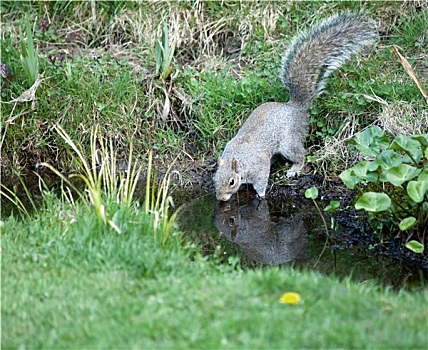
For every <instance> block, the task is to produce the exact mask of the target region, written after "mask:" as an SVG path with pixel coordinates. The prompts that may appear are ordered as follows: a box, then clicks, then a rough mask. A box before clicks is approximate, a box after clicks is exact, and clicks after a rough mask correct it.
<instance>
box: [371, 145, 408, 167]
mask: <svg viewBox="0 0 428 350" xmlns="http://www.w3.org/2000/svg"><path fill="white" fill-rule="evenodd" d="M374 162H375V163H376V164H379V165H380V166H381V168H382V169H390V168H394V167H396V166H399V165H400V164H401V163H402V162H403V157H402V156H401V155H399V154H398V153H397V152H395V151H394V150H392V149H388V150H386V151H383V152H381V153H380V154H379V155H378V156H377V157H376V159H375V161H374Z"/></svg>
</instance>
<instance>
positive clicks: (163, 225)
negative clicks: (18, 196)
mask: <svg viewBox="0 0 428 350" xmlns="http://www.w3.org/2000/svg"><path fill="white" fill-rule="evenodd" d="M55 130H56V131H57V132H58V134H59V135H60V137H61V138H62V139H63V140H64V141H65V142H66V144H68V145H69V146H70V148H71V152H70V153H71V156H72V158H73V160H74V162H75V163H76V164H77V166H78V171H77V173H74V174H71V175H68V176H66V175H64V174H62V173H61V172H60V171H58V170H57V169H55V168H54V167H53V166H52V165H50V164H48V163H41V164H40V165H41V166H44V167H47V168H48V169H50V170H51V171H52V172H54V173H55V174H56V175H58V176H59V177H60V178H61V179H62V180H63V181H64V182H65V183H66V184H67V185H68V186H69V187H68V188H67V189H64V187H63V188H62V197H64V198H68V199H70V203H74V201H73V199H72V196H71V194H70V193H71V191H70V188H71V189H72V190H73V191H74V192H75V193H77V195H78V197H79V198H80V200H81V201H82V202H83V203H84V204H85V206H86V207H87V209H88V210H89V211H93V212H94V213H95V216H96V218H97V223H98V227H99V228H100V229H102V228H103V227H108V228H113V229H114V230H115V231H116V232H117V233H122V226H123V224H124V223H123V222H121V218H122V217H124V216H123V215H122V214H123V212H124V211H127V210H131V209H134V210H136V211H139V210H140V209H139V202H138V200H136V199H135V198H134V195H135V190H136V186H137V182H138V179H139V178H140V175H141V173H142V170H143V164H142V163H141V159H140V158H139V157H138V156H136V157H135V159H134V154H133V146H132V144H131V145H130V147H129V154H128V160H127V165H126V169H125V171H119V170H118V161H117V159H118V156H117V152H116V151H115V149H114V145H113V141H112V139H111V138H110V139H109V140H104V139H103V138H102V137H101V136H100V135H99V133H98V127H97V126H95V127H94V128H93V129H92V131H91V145H90V151H89V155H87V154H85V152H84V151H83V150H82V148H81V147H79V146H78V145H77V144H76V143H75V142H74V141H73V140H72V139H71V137H70V136H69V135H68V134H67V132H66V131H65V130H64V129H63V128H62V127H61V126H59V125H56V126H55ZM152 171H153V169H152V152H151V151H150V152H149V159H148V167H147V176H146V196H145V202H144V206H143V212H142V213H141V214H142V215H145V216H146V217H147V225H148V226H147V227H146V228H145V230H146V231H153V234H154V235H155V240H156V241H157V243H159V244H160V245H162V246H164V245H165V244H166V241H167V239H168V237H169V236H170V234H171V232H172V230H173V229H174V221H175V217H176V215H177V213H174V214H173V215H170V214H169V207H170V206H171V205H172V204H173V203H172V198H171V196H170V195H169V185H170V179H169V175H168V174H167V175H166V176H165V177H164V179H163V180H162V182H161V183H160V185H159V186H156V183H155V179H154V180H153V181H152V175H151V173H152ZM73 178H77V179H79V180H81V181H82V182H83V189H82V188H81V186H79V184H78V183H76V182H75V181H73ZM108 209H109V210H108Z"/></svg>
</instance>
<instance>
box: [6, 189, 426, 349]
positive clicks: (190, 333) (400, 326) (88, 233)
mask: <svg viewBox="0 0 428 350" xmlns="http://www.w3.org/2000/svg"><path fill="white" fill-rule="evenodd" d="M46 198H47V200H46V202H47V205H46V208H45V209H43V210H41V211H40V213H39V214H37V215H34V216H32V217H30V218H28V219H26V220H24V221H20V220H16V219H15V218H13V217H9V218H7V219H6V220H5V221H4V222H3V224H2V251H3V253H2V348H5V349H6V348H118V347H124V348H131V347H132V348H246V349H248V348H333V347H340V348H397V349H410V348H412V349H415V348H424V347H425V346H426V343H427V341H428V338H427V337H428V336H427V332H426V327H427V324H426V319H427V316H428V315H427V311H426V305H427V302H428V294H427V293H426V291H422V292H420V293H409V292H404V291H401V292H398V293H397V292H393V291H390V290H382V289H381V288H379V287H377V286H376V285H374V284H368V285H364V284H361V285H357V284H355V283H354V282H350V281H349V280H347V279H345V280H344V281H342V282H339V281H338V280H337V279H336V278H334V277H325V276H321V275H319V274H316V273H314V272H305V271H304V272H298V271H296V270H293V269H291V268H282V269H281V268H277V267H272V268H263V269H257V270H255V271H246V272H244V271H241V270H240V269H239V268H238V267H233V266H229V265H217V263H216V262H215V261H211V260H207V259H206V258H203V257H201V256H200V254H198V253H197V250H195V248H190V247H188V248H186V247H185V246H184V247H183V246H181V245H180V241H181V236H180V235H179V234H178V233H177V232H176V233H175V234H174V235H171V236H170V237H169V239H168V244H167V246H164V247H162V246H161V245H160V244H159V241H156V239H155V238H156V235H155V234H154V233H153V231H152V230H151V228H150V227H149V226H147V217H146V216H145V215H144V213H143V212H142V210H140V209H138V208H137V209H135V208H131V209H127V210H124V211H123V212H122V215H121V220H120V222H119V225H120V226H121V228H122V234H120V235H119V234H117V233H116V232H115V231H114V230H112V229H111V228H110V229H109V228H108V227H107V226H104V231H102V232H98V231H97V230H94V228H95V226H96V223H97V220H96V217H95V215H94V213H91V214H90V215H88V212H87V209H86V207H85V206H77V207H74V208H70V207H68V205H67V204H60V203H59V202H58V200H56V199H55V198H54V197H53V198H52V196H47V197H46ZM49 198H50V199H49ZM108 209H112V208H108ZM52 212H55V215H52ZM286 291H294V292H298V293H300V294H301V296H302V302H301V303H300V304H298V305H284V304H280V303H279V302H278V300H279V297H280V296H281V295H282V293H284V292H286Z"/></svg>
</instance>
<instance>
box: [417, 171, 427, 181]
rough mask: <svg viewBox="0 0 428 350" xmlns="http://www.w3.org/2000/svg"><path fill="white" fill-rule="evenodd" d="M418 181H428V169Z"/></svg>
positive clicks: (421, 174)
mask: <svg viewBox="0 0 428 350" xmlns="http://www.w3.org/2000/svg"><path fill="white" fill-rule="evenodd" d="M418 181H428V168H427V169H424V170H422V172H421V173H420V174H419V176H418Z"/></svg>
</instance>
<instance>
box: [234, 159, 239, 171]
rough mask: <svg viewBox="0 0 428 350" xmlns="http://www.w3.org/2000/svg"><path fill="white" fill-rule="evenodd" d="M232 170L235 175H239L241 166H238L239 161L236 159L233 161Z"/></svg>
mask: <svg viewBox="0 0 428 350" xmlns="http://www.w3.org/2000/svg"><path fill="white" fill-rule="evenodd" d="M232 170H233V171H234V172H235V173H239V165H238V161H237V160H236V158H233V159H232Z"/></svg>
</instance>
